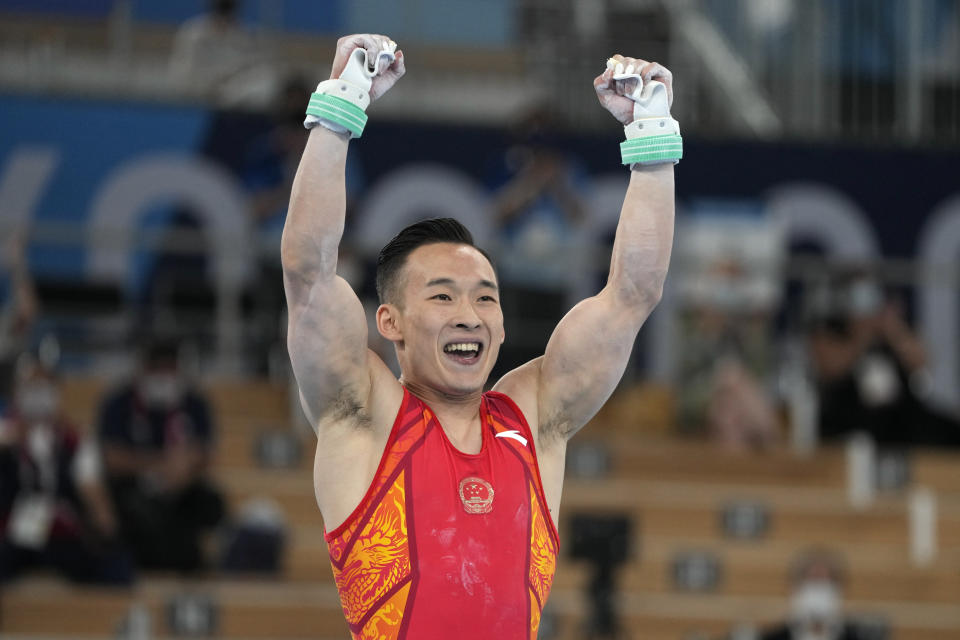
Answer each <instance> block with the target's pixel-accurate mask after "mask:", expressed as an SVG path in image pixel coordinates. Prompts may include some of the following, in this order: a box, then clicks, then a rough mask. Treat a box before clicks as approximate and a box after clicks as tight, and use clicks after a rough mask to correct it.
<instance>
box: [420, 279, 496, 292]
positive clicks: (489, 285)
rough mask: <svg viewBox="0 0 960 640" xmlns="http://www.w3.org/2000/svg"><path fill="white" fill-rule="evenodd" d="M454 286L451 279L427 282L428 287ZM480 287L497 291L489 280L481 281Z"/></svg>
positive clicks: (494, 284) (493, 283)
mask: <svg viewBox="0 0 960 640" xmlns="http://www.w3.org/2000/svg"><path fill="white" fill-rule="evenodd" d="M454 284H456V283H455V282H454V281H453V278H434V279H433V280H430V281H429V282H427V286H428V287H436V286H440V285H448V286H452V285H454ZM480 286H481V287H486V288H488V289H493V290H494V291H499V287H497V284H496V283H495V282H491V281H490V280H481V281H480Z"/></svg>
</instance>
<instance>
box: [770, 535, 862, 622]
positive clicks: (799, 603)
mask: <svg viewBox="0 0 960 640" xmlns="http://www.w3.org/2000/svg"><path fill="white" fill-rule="evenodd" d="M791 574H792V575H791V583H792V585H793V588H792V591H791V595H790V608H789V614H788V619H787V620H786V621H785V622H784V623H783V624H781V625H778V626H776V627H774V628H771V629H768V630H766V631H764V632H761V633H760V634H759V640H865V639H866V637H867V635H866V634H865V633H864V632H863V630H862V629H861V627H860V626H858V625H857V624H856V623H855V622H853V621H851V620H849V619H848V618H847V616H846V615H845V614H844V611H843V594H842V585H843V582H844V573H843V567H842V563H841V560H840V559H839V558H838V557H837V556H835V555H834V554H832V553H830V552H829V551H827V550H825V549H811V550H808V551H806V552H804V553H803V554H801V556H800V557H799V558H798V559H797V561H796V562H795V563H794V566H793V568H792V571H791ZM871 637H873V636H871Z"/></svg>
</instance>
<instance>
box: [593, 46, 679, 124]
mask: <svg viewBox="0 0 960 640" xmlns="http://www.w3.org/2000/svg"><path fill="white" fill-rule="evenodd" d="M607 68H608V69H613V79H614V80H636V81H637V86H636V88H634V90H633V91H632V92H631V93H630V94H629V95H627V96H625V97H627V98H630V99H631V100H633V101H634V102H635V103H636V104H634V106H633V117H634V119H638V118H655V117H660V116H669V115H670V102H669V100H668V98H667V87H666V85H664V84H663V83H662V82H660V81H658V80H650V81H649V82H647V83H644V82H643V78H642V77H641V76H640V67H634V66H633V65H632V64H628V65H627V66H626V67H624V66H623V63H622V62H618V61H617V60H615V59H613V58H608V59H607Z"/></svg>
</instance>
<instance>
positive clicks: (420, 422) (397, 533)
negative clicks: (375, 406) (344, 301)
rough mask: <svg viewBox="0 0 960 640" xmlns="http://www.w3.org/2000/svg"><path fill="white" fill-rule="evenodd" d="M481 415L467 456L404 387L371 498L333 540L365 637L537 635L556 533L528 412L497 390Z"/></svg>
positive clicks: (350, 619)
mask: <svg viewBox="0 0 960 640" xmlns="http://www.w3.org/2000/svg"><path fill="white" fill-rule="evenodd" d="M480 418H481V422H482V428H483V444H482V447H481V449H480V453H478V454H475V455H470V454H465V453H462V452H460V451H458V450H457V449H455V448H454V446H453V445H452V444H451V443H450V441H449V440H448V439H447V436H446V434H445V433H444V431H443V428H442V427H441V426H440V423H439V422H438V421H437V419H436V417H435V416H434V415H433V412H432V411H431V410H430V408H429V407H428V406H427V405H426V404H424V403H423V402H422V401H421V400H419V399H418V398H417V397H416V396H414V395H413V394H411V393H410V392H408V391H406V390H404V395H403V403H402V404H401V406H400V411H399V412H398V413H397V419H396V421H395V422H394V425H393V430H392V431H391V433H390V438H389V440H388V442H387V446H386V449H385V450H384V452H383V458H382V459H381V461H380V466H379V468H378V469H377V473H376V475H375V476H374V478H373V482H372V483H371V484H370V488H369V489H368V490H367V494H366V495H365V496H364V498H363V500H362V501H361V502H360V504H359V505H358V506H357V508H356V509H355V510H354V511H353V513H352V514H350V516H349V517H348V518H347V519H346V521H345V522H344V523H343V524H342V525H340V526H339V527H337V528H336V529H335V530H334V531H331V532H329V533H327V535H326V539H327V546H328V548H329V551H330V561H331V563H332V564H333V575H334V577H335V579H336V581H337V589H338V590H339V591H340V601H341V603H342V604H343V612H344V614H345V615H346V618H347V624H348V625H349V627H350V632H351V633H352V634H353V638H354V639H357V640H359V639H361V638H363V639H368V638H378V639H380V638H382V639H394V638H397V639H401V638H409V639H411V640H435V639H436V640H440V639H443V640H448V639H450V638H457V639H458V640H472V639H477V640H479V639H481V638H482V639H484V640H486V639H488V638H498V639H501V638H502V639H504V640H513V639H521V638H528V639H531V640H532V639H534V638H536V635H537V627H538V626H539V624H540V612H541V610H542V609H543V605H544V603H545V602H546V599H547V595H548V594H549V593H550V585H551V583H552V581H553V573H554V570H555V568H556V558H557V551H558V549H559V538H558V537H557V530H556V528H555V527H554V524H553V520H552V519H551V518H550V512H549V511H548V509H547V504H546V499H545V498H544V494H543V485H542V483H541V481H540V472H539V469H538V467H537V456H536V451H535V449H534V442H533V436H532V434H531V432H530V427H529V426H528V425H527V422H526V420H525V419H524V417H523V414H522V413H521V412H520V410H519V409H518V408H517V406H516V405H515V404H514V403H513V401H512V400H511V399H510V398H508V397H507V396H505V395H503V394H502V393H497V392H494V391H490V392H487V393H485V394H483V400H482V402H481V404H480ZM497 434H506V435H501V436H499V437H497ZM521 440H524V441H525V442H521Z"/></svg>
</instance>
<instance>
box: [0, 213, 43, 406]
mask: <svg viewBox="0 0 960 640" xmlns="http://www.w3.org/2000/svg"><path fill="white" fill-rule="evenodd" d="M25 250H26V234H25V232H24V230H23V229H22V228H21V229H15V230H13V231H12V232H11V233H10V235H9V236H8V237H7V238H6V239H5V240H4V241H3V246H2V247H0V412H2V411H3V410H4V409H5V407H6V405H7V404H8V403H9V401H10V397H11V394H12V393H13V373H14V366H15V364H16V362H17V359H18V358H19V356H20V355H21V354H22V353H23V352H24V350H25V349H26V348H27V346H28V343H29V340H30V334H31V332H32V329H33V324H34V320H35V319H36V317H37V310H38V306H39V305H38V303H37V295H36V292H35V291H34V288H33V279H32V278H31V277H30V270H29V269H28V267H27V260H26V255H25Z"/></svg>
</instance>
